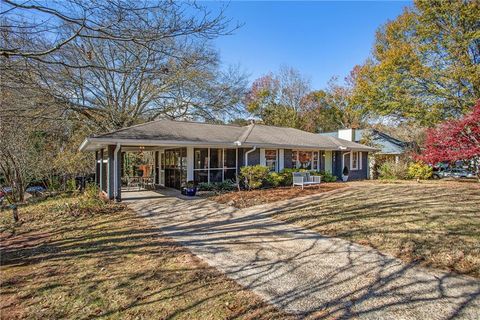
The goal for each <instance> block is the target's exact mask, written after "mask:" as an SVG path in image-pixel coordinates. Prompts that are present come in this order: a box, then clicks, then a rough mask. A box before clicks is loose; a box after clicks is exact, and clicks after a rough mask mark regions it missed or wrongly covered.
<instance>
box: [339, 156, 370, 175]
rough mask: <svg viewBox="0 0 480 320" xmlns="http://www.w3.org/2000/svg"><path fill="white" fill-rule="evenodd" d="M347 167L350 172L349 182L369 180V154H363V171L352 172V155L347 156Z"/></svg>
mask: <svg viewBox="0 0 480 320" xmlns="http://www.w3.org/2000/svg"><path fill="white" fill-rule="evenodd" d="M340 161H341V160H340ZM345 165H346V166H347V167H348V169H349V171H350V173H349V174H348V180H363V179H367V170H368V153H367V152H362V169H361V170H350V154H348V155H346V156H345ZM340 177H341V174H340Z"/></svg>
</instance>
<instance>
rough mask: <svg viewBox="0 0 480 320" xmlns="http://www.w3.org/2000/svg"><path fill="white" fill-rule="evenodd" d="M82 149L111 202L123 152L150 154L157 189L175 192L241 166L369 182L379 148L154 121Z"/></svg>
mask: <svg viewBox="0 0 480 320" xmlns="http://www.w3.org/2000/svg"><path fill="white" fill-rule="evenodd" d="M79 149H80V151H87V152H95V154H96V159H97V166H96V181H97V183H98V184H99V185H100V187H101V188H102V190H104V191H106V192H107V194H108V196H109V198H110V199H116V200H118V201H120V200H121V178H122V177H121V175H122V161H123V160H122V159H123V158H124V157H123V154H124V153H125V152H138V151H151V152H153V154H154V168H153V179H154V183H155V185H157V186H165V187H171V188H177V189H179V188H180V187H181V185H182V183H184V182H185V181H194V182H195V183H199V182H219V181H224V180H228V179H232V180H235V177H236V175H237V174H238V173H239V170H240V168H241V167H242V166H250V165H257V164H260V165H265V166H267V167H269V168H270V170H271V171H276V172H278V171H281V170H282V169H284V168H299V169H300V168H303V169H308V170H316V171H326V172H330V173H332V174H334V175H336V176H337V177H341V175H342V170H343V167H344V166H347V167H348V168H349V169H350V174H349V179H367V178H368V174H369V173H368V170H369V164H368V153H369V152H374V151H376V150H377V149H375V148H372V147H368V146H365V145H362V144H359V143H356V142H352V141H348V140H344V139H339V138H335V137H329V136H322V135H319V134H315V133H310V132H306V131H302V130H298V129H293V128H282V127H273V126H266V125H261V124H255V123H252V124H250V125H247V126H237V125H219V124H207V123H199V122H187V121H173V120H164V119H162V120H156V121H152V122H148V123H144V124H140V125H135V126H132V127H128V128H123V129H120V130H117V131H114V132H109V133H106V134H101V135H97V136H93V137H89V138H86V139H85V141H83V143H82V144H81V146H80V148H79Z"/></svg>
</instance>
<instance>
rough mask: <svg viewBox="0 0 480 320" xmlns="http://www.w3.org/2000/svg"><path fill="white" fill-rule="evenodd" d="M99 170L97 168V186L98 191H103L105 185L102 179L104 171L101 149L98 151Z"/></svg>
mask: <svg viewBox="0 0 480 320" xmlns="http://www.w3.org/2000/svg"><path fill="white" fill-rule="evenodd" d="M99 158H100V159H99V160H100V163H99V165H100V168H99V179H100V183H99V186H100V191H105V185H104V183H103V182H104V181H105V179H104V177H105V170H104V169H103V149H101V150H100V157H99Z"/></svg>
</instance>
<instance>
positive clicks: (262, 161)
mask: <svg viewBox="0 0 480 320" xmlns="http://www.w3.org/2000/svg"><path fill="white" fill-rule="evenodd" d="M260 165H261V166H266V165H267V160H266V159H265V149H263V148H262V149H260Z"/></svg>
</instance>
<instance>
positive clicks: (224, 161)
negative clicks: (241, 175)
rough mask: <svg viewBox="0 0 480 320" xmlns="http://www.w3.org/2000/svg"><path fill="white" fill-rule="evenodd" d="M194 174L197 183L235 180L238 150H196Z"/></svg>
mask: <svg viewBox="0 0 480 320" xmlns="http://www.w3.org/2000/svg"><path fill="white" fill-rule="evenodd" d="M193 172H194V180H195V182H196V183H200V182H222V181H224V180H235V176H236V174H237V149H223V148H195V149H194V168H193Z"/></svg>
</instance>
